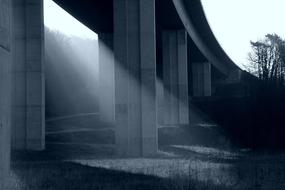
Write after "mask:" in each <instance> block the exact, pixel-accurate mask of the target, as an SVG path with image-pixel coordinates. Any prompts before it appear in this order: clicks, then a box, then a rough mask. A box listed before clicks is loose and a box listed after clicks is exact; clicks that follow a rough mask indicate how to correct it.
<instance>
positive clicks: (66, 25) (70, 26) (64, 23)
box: [44, 0, 98, 39]
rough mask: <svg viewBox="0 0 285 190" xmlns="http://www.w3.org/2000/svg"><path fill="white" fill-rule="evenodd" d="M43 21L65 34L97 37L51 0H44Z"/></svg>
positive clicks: (49, 26)
mask: <svg viewBox="0 0 285 190" xmlns="http://www.w3.org/2000/svg"><path fill="white" fill-rule="evenodd" d="M44 22H45V26H47V27H48V28H50V29H53V30H58V31H61V32H63V33H64V34H66V35H73V36H78V37H82V38H90V39H98V36H97V34H96V33H94V32H93V31H92V30H90V29H89V28H87V27H86V26H84V25H83V24H81V23H80V22H79V21H77V20H76V19H75V18H74V17H72V16H71V15H70V14H68V13H67V12H66V11H65V10H63V9H62V8H61V7H59V6H58V5H57V4H56V3H54V2H53V1H52V0H44Z"/></svg>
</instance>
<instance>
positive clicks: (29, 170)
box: [9, 162, 227, 190]
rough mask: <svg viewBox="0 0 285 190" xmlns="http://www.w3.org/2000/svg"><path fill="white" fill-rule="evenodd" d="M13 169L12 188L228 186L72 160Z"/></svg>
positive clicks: (68, 189)
mask: <svg viewBox="0 0 285 190" xmlns="http://www.w3.org/2000/svg"><path fill="white" fill-rule="evenodd" d="M12 169H13V173H12V178H11V180H10V187H9V190H23V189H24V190H25V189H28V190H93V189H94V190H95V189H100V190H136V189H137V190H178V189H179V190H180V189H189V190H190V189H205V190H206V189H209V190H214V189H215V190H218V189H219V190H221V189H223V190H227V188H224V187H220V186H216V185H213V184H210V183H207V184H205V183H202V182H200V183H199V182H197V181H194V180H191V179H189V178H176V179H175V178H174V179H167V178H161V177H156V176H151V175H143V174H134V173H128V172H122V171H115V170H111V169H103V168H98V167H89V166H83V165H80V164H75V163H70V162H37V163H32V162H25V163H23V162H21V163H14V164H13V165H12Z"/></svg>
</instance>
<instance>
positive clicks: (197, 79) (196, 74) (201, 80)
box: [192, 62, 212, 97]
mask: <svg viewBox="0 0 285 190" xmlns="http://www.w3.org/2000/svg"><path fill="white" fill-rule="evenodd" d="M192 76H193V96H195V97H203V96H211V93H212V92H211V63H209V62H203V63H192Z"/></svg>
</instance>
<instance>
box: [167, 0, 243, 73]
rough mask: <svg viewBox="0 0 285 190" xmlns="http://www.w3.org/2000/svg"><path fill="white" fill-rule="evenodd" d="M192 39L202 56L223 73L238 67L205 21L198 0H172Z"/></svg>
mask: <svg viewBox="0 0 285 190" xmlns="http://www.w3.org/2000/svg"><path fill="white" fill-rule="evenodd" d="M172 1H173V3H174V6H175V8H176V10H177V12H178V14H179V16H180V18H181V20H182V22H183V24H184V26H185V28H186V30H187V32H188V33H189V35H190V36H191V38H192V40H193V41H194V43H195V44H196V46H197V47H198V48H199V50H200V51H201V52H202V53H203V54H204V56H205V57H206V58H207V59H208V60H209V61H210V62H211V63H212V64H213V65H214V66H215V67H216V68H217V69H218V70H219V71H221V72H222V73H223V74H225V75H230V73H231V72H232V71H233V70H239V69H240V68H239V67H238V66H237V65H236V64H235V63H234V62H233V61H232V60H231V59H230V58H229V57H228V55H227V54H226V53H225V52H224V50H223V49H222V47H221V46H220V44H219V43H218V41H217V40H216V38H215V36H214V34H213V33H212V30H211V28H210V26H209V24H208V22H207V19H206V16H205V14H204V10H203V6H202V4H201V1H200V0H172Z"/></svg>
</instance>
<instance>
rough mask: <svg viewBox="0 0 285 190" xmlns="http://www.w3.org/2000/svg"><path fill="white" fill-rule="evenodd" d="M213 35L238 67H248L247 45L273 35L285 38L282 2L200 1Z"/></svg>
mask: <svg viewBox="0 0 285 190" xmlns="http://www.w3.org/2000/svg"><path fill="white" fill-rule="evenodd" d="M201 1H202V4H203V7H204V11H205V14H206V17H207V19H208V22H209V24H210V26H211V28H212V31H213V33H214V35H215V36H216V38H217V40H218V41H219V43H220V45H221V46H222V47H223V49H224V50H225V52H226V53H227V54H228V55H229V56H230V58H231V59H232V60H233V61H234V62H235V63H236V64H237V65H239V66H240V67H242V68H244V67H243V65H246V64H248V60H247V57H248V52H250V50H251V47H250V41H251V40H252V41H256V40H258V39H262V38H263V37H264V36H265V35H266V34H268V33H270V34H273V33H276V34H278V35H279V36H280V37H281V38H285V25H284V18H285V0H201Z"/></svg>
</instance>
